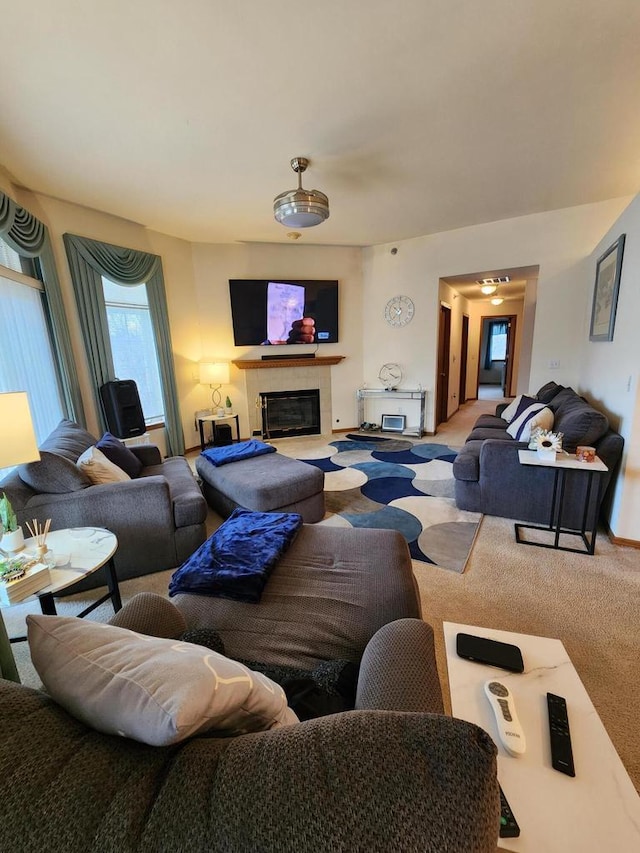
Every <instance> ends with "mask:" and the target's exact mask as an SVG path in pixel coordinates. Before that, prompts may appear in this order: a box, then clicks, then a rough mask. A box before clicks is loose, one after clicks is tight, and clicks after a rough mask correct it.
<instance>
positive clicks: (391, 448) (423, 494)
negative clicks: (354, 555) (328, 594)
mask: <svg viewBox="0 0 640 853" xmlns="http://www.w3.org/2000/svg"><path fill="white" fill-rule="evenodd" d="M455 456H456V450H455V449H454V448H451V447H448V446H447V445H445V444H434V443H430V442H426V441H419V442H416V441H410V440H407V439H405V438H402V437H398V438H384V437H373V436H367V435H360V434H350V435H347V436H345V438H342V439H337V440H335V441H331V442H329V443H328V444H326V445H324V446H314V447H313V448H310V449H309V451H307V452H303V451H301V450H300V451H298V452H297V453H296V458H298V459H302V460H303V461H304V462H307V463H308V464H310V465H315V466H316V467H317V468H320V469H321V470H322V471H324V475H325V486H324V488H325V502H326V510H327V517H326V518H325V519H324V520H323V521H322V522H320V523H321V524H331V525H339V526H342V527H377V528H385V529H389V528H391V529H394V530H399V531H400V533H402V535H403V536H404V537H405V539H406V540H407V543H408V545H409V550H410V552H411V557H412V559H413V560H415V561H419V562H424V563H431V564H433V565H437V566H440V567H441V568H444V569H451V570H453V571H456V572H462V571H464V567H465V565H466V562H467V559H468V557H469V554H470V552H471V548H472V546H473V542H474V539H475V536H476V533H477V531H478V525H479V523H480V518H481V516H480V514H479V513H473V512H465V511H464V510H459V509H458V508H457V507H456V505H455V500H454V497H453V473H452V463H453V460H454V459H455Z"/></svg>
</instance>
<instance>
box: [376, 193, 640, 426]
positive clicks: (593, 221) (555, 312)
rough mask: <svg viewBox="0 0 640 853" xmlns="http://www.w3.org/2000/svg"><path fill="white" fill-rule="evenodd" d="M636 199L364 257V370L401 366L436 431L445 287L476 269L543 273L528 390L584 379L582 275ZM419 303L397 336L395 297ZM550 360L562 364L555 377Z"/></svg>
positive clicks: (480, 228) (421, 240)
mask: <svg viewBox="0 0 640 853" xmlns="http://www.w3.org/2000/svg"><path fill="white" fill-rule="evenodd" d="M630 201H631V199H630V198H624V199H613V200H610V201H606V202H600V203H598V204H589V205H583V206H581V207H574V208H569V209H565V210H556V211H552V212H550V213H540V214H535V215H532V216H523V217H519V218H517V219H508V220H503V221H500V222H490V223H487V224H485V225H477V226H473V227H470V228H462V229H459V230H456V231H448V232H445V233H442V234H434V235H430V236H426V237H417V238H415V239H412V240H406V241H403V242H400V243H396V244H393V245H394V246H395V247H397V249H398V251H397V253H396V254H394V255H392V254H391V248H392V246H391V244H388V245H381V246H373V247H370V248H366V249H364V250H363V269H364V300H363V368H364V377H365V379H367V380H373V386H375V385H376V384H377V385H379V383H377V381H376V380H375V377H377V375H378V370H379V367H380V365H381V364H383V363H384V362H385V361H397V362H400V363H401V365H402V367H403V370H404V373H405V382H406V384H407V386H410V387H417V385H418V383H422V386H423V387H424V388H426V389H427V390H428V395H429V403H428V406H427V429H428V430H429V431H433V428H434V412H433V393H434V388H435V379H436V367H437V360H436V359H437V323H438V305H439V293H440V291H439V282H440V279H441V278H448V277H451V276H455V275H460V274H466V273H468V272H469V271H470V270H491V269H507V268H509V267H523V266H535V265H539V268H540V274H539V278H538V286H537V302H536V312H535V328H534V330H533V353H532V363H531V375H530V377H529V383H530V385H531V387H539V386H541V385H543V384H544V383H545V382H547V381H548V380H549V379H555V380H556V381H558V382H561V383H562V384H571V383H574V382H576V381H577V377H578V375H579V372H580V353H581V345H580V342H581V335H582V323H581V319H577V318H576V306H582V305H583V302H584V299H585V294H584V281H583V276H584V271H583V269H582V268H581V266H580V264H581V262H583V260H584V258H585V257H587V256H588V255H589V254H590V253H591V252H592V251H593V247H594V246H595V245H596V244H597V243H598V241H599V240H600V238H601V236H602V234H603V233H604V232H606V231H607V230H608V229H609V228H610V227H611V225H612V223H613V222H615V220H616V219H617V218H618V216H619V215H620V214H621V212H622V211H623V210H624V208H625V207H626V206H627V205H628V204H629V202H630ZM396 293H406V294H408V295H409V296H411V298H412V299H413V300H414V302H415V305H416V312H415V317H414V319H413V322H412V323H410V324H409V325H408V326H404V327H403V328H400V329H394V328H391V327H389V326H388V325H387V324H386V323H385V322H384V315H383V311H384V305H385V302H386V301H387V299H388V298H389V296H390V295H393V294H396ZM551 359H555V360H558V361H559V362H560V368H559V369H558V370H550V368H549V367H548V363H549V361H550V360H551Z"/></svg>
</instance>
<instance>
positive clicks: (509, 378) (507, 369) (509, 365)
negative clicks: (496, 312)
mask: <svg viewBox="0 0 640 853" xmlns="http://www.w3.org/2000/svg"><path fill="white" fill-rule="evenodd" d="M516 320H517V317H516V315H515V314H512V315H511V316H509V317H507V356H506V359H505V365H504V384H503V386H502V393H503V394H504V396H505V397H513V396H514V393H513V391H514V389H513V388H512V387H511V386H512V383H513V353H514V351H515V345H516Z"/></svg>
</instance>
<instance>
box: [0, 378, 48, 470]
mask: <svg viewBox="0 0 640 853" xmlns="http://www.w3.org/2000/svg"><path fill="white" fill-rule="evenodd" d="M37 459H40V451H39V450H38V443H37V441H36V436H35V433H34V431H33V421H32V419H31V409H30V408H29V399H28V397H27V392H26V391H11V392H8V393H3V394H0V469H1V468H9V467H12V466H13V465H22V464H23V463H24V462H34V461H35V460H37Z"/></svg>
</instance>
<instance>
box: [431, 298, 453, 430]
mask: <svg viewBox="0 0 640 853" xmlns="http://www.w3.org/2000/svg"><path fill="white" fill-rule="evenodd" d="M450 351H451V308H449V307H448V306H447V305H442V304H440V321H439V323H438V379H437V382H436V407H435V415H436V429H437V428H438V424H443V423H446V421H447V420H448V417H449V355H450Z"/></svg>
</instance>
